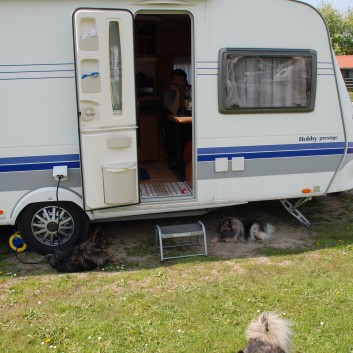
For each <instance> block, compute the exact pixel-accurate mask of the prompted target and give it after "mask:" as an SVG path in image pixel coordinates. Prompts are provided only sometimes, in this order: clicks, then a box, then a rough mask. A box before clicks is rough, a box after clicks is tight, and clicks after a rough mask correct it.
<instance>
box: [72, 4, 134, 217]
mask: <svg viewBox="0 0 353 353" xmlns="http://www.w3.org/2000/svg"><path fill="white" fill-rule="evenodd" d="M73 25H74V35H75V56H76V57H75V65H76V80H77V95H78V97H77V99H78V110H79V128H80V149H81V168H82V178H83V197H84V206H85V209H86V210H92V209H102V208H107V207H115V206H119V205H128V204H135V203H138V202H139V193H138V167H137V141H136V136H137V134H136V132H137V126H136V108H135V84H134V82H135V80H134V60H133V58H134V56H133V17H132V14H131V13H130V12H128V11H123V10H121V11H120V10H116V11H115V10H109V11H104V10H96V9H95V10H92V9H79V10H77V11H76V12H75V13H74V18H73Z"/></svg>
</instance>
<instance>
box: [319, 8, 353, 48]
mask: <svg viewBox="0 0 353 353" xmlns="http://www.w3.org/2000/svg"><path fill="white" fill-rule="evenodd" d="M317 9H318V10H319V11H320V13H321V15H322V16H323V18H324V19H325V21H326V24H327V27H328V30H329V32H330V37H331V44H332V48H333V50H334V52H335V54H336V55H352V54H353V8H349V9H348V10H347V11H346V12H345V13H341V12H340V11H339V10H337V9H335V8H334V7H333V5H332V3H325V2H321V3H320V5H319V6H318V8H317Z"/></svg>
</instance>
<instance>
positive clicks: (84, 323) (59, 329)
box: [0, 194, 353, 353]
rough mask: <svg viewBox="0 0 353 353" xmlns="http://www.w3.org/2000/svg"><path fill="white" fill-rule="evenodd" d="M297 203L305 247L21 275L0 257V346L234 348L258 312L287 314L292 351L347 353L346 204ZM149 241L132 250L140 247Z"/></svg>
mask: <svg viewBox="0 0 353 353" xmlns="http://www.w3.org/2000/svg"><path fill="white" fill-rule="evenodd" d="M341 201H342V207H340V208H336V209H335V214H333V215H329V216H328V213H327V210H324V209H323V206H322V204H321V203H320V202H318V201H315V200H313V201H312V203H311V205H307V204H306V205H305V206H304V207H303V208H304V211H305V212H304V213H305V214H306V215H308V214H310V220H311V221H312V227H311V228H310V232H311V233H312V234H313V236H312V242H311V243H310V244H307V247H306V248H300V249H299V248H298V249H279V248H269V247H263V248H261V249H260V250H258V255H257V256H254V257H250V258H242V259H239V258H234V259H227V260H224V259H223V260H222V259H220V258H215V257H212V258H204V257H197V258H188V259H183V260H179V261H169V262H166V264H165V265H160V266H154V267H151V268H148V266H146V267H145V268H139V267H136V268H129V267H127V269H126V268H123V267H120V268H119V269H116V270H114V268H110V269H109V271H95V272H89V273H81V274H63V275H58V274H56V273H54V271H50V270H49V271H48V270H47V272H41V273H38V274H35V275H27V276H26V275H23V274H21V273H17V272H16V268H15V269H13V270H12V271H11V272H5V271H8V270H7V269H8V264H7V263H6V261H5V259H3V260H2V261H1V262H0V270H1V271H3V272H2V274H1V276H0V288H1V289H0V290H1V291H0V317H1V323H0V330H1V340H0V352H4V353H5V352H26V353H31V352H33V353H34V352H35V353H40V352H66V353H74V352H109V353H115V352H117V353H118V352H122V353H129V352H131V353H137V352H151V353H152V352H153V353H155V352H178V353H179V352H200V353H205V352H209V353H211V352H212V353H220V352H222V353H234V352H237V351H238V350H239V349H241V348H243V347H244V345H245V337H244V330H245V328H246V326H247V325H248V323H249V321H250V320H251V319H252V318H253V317H255V316H256V315H258V314H259V313H260V312H262V311H264V310H276V311H278V312H280V313H281V314H282V316H283V317H286V318H288V319H290V320H292V321H293V323H294V325H293V330H294V337H293V353H303V352H305V353H318V352H320V353H332V352H337V353H352V352H353V338H352V337H353V336H352V327H353V305H352V298H353V281H352V266H353V245H352V244H353V225H352V224H353V223H352V220H353V213H352V211H353V203H352V196H351V195H350V194H349V195H348V196H347V195H345V194H344V195H342V199H341ZM149 249H150V247H149V246H148V244H143V245H142V249H133V250H132V253H133V254H138V253H139V252H142V253H148V252H149Z"/></svg>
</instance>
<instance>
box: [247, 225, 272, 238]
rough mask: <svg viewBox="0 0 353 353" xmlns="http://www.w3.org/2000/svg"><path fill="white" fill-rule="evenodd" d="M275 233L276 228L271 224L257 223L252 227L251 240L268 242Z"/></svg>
mask: <svg viewBox="0 0 353 353" xmlns="http://www.w3.org/2000/svg"><path fill="white" fill-rule="evenodd" d="M274 232H275V227H274V226H273V225H272V224H270V223H259V222H255V223H254V224H253V225H252V226H251V227H250V231H249V233H250V238H251V240H254V239H258V240H266V239H269V238H271V236H272V235H273V233H274Z"/></svg>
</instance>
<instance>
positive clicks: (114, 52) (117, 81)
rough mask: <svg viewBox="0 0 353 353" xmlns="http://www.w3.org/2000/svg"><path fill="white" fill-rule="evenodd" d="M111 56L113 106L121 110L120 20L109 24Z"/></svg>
mask: <svg viewBox="0 0 353 353" xmlns="http://www.w3.org/2000/svg"><path fill="white" fill-rule="evenodd" d="M109 56H110V57H109V62H110V85H111V97H112V107H113V111H114V112H121V109H122V106H121V50H120V32H119V23H118V22H110V24H109Z"/></svg>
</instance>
